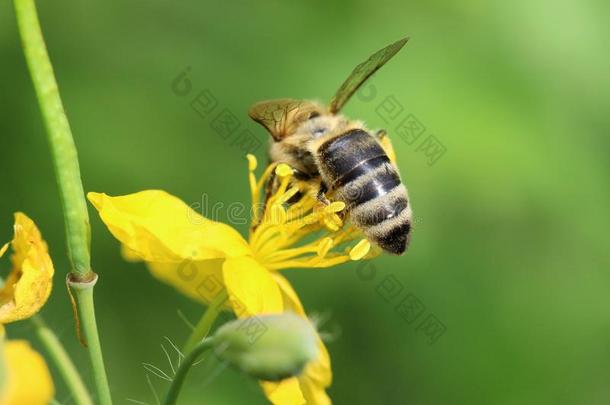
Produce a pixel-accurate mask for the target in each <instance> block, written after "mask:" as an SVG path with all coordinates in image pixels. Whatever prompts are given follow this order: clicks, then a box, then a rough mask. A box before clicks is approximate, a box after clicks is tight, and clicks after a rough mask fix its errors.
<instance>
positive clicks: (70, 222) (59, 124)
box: [14, 0, 93, 280]
mask: <svg viewBox="0 0 610 405" xmlns="http://www.w3.org/2000/svg"><path fill="white" fill-rule="evenodd" d="M14 5H15V13H16V15H17V25H18V26H19V33H20V35H21V42H22V46H23V52H24V54H25V60H26V62H27V65H28V68H29V70H30V75H31V76H32V81H33V83H34V90H35V91H36V97H37V98H38V104H39V105H40V109H41V111H42V116H43V118H44V123H45V126H46V129H47V137H48V140H49V144H50V146H51V151H52V153H53V164H54V166H55V174H56V176H57V184H58V186H59V191H60V195H61V201H62V206H63V211H64V220H65V225H66V231H67V232H66V237H67V245H68V256H69V259H70V263H71V265H72V272H73V273H74V277H75V278H76V279H78V280H90V279H91V278H92V276H93V275H92V271H91V263H90V257H89V242H90V228H89V215H88V213H87V204H86V201H85V193H84V192H83V185H82V182H81V178H80V169H79V166H78V157H77V153H76V146H75V145H74V140H73V138H72V132H71V130H70V124H69V123H68V118H67V117H66V113H65V111H64V107H63V104H62V102H61V98H60V96H59V89H58V87H57V82H56V81H55V75H54V74H53V66H52V65H51V61H50V60H49V55H48V53H47V48H46V46H45V43H44V39H43V36H42V31H41V29H40V23H39V21H38V15H37V13H36V5H35V3H34V0H14Z"/></svg>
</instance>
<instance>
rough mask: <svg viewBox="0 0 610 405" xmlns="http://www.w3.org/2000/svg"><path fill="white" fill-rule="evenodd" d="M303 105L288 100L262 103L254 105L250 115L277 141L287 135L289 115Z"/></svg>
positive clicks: (297, 101) (299, 102) (249, 112)
mask: <svg viewBox="0 0 610 405" xmlns="http://www.w3.org/2000/svg"><path fill="white" fill-rule="evenodd" d="M301 103H302V102H301V101H299V100H293V99H288V98H285V99H279V100H270V101H262V102H260V103H256V104H254V105H253V106H252V107H251V108H250V111H248V115H249V116H250V118H252V119H253V120H254V121H256V122H258V123H259V124H261V125H262V126H264V127H265V128H266V129H267V131H269V133H270V134H271V136H272V137H273V138H274V139H275V140H279V139H280V138H282V137H283V136H284V135H285V131H286V124H287V118H288V115H289V114H290V113H291V112H292V111H294V110H297V109H298V108H299V107H300V105H301Z"/></svg>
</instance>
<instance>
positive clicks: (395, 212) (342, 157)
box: [249, 38, 412, 254]
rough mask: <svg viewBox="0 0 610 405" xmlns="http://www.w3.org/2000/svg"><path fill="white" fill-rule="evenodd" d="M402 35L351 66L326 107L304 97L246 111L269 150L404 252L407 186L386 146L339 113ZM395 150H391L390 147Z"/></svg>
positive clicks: (391, 248)
mask: <svg viewBox="0 0 610 405" xmlns="http://www.w3.org/2000/svg"><path fill="white" fill-rule="evenodd" d="M407 40H408V38H403V39H401V40H399V41H397V42H395V43H393V44H390V45H389V46H387V47H385V48H383V49H381V50H379V51H378V52H376V53H375V54H373V55H372V56H371V57H369V58H368V59H367V60H366V61H364V62H363V63H361V64H359V65H358V66H356V68H355V69H354V70H353V72H352V73H351V74H350V76H349V77H348V78H347V80H345V82H344V83H343V84H342V85H341V87H340V88H339V90H338V91H337V93H336V94H335V97H334V98H333V99H332V100H331V103H330V105H329V106H328V108H326V107H322V106H321V105H319V104H317V103H315V102H311V101H303V100H293V99H278V100H270V101H264V102H260V103H257V104H256V105H254V106H253V107H252V108H251V109H250V111H249V115H250V117H251V118H252V119H253V120H255V121H256V122H258V123H260V124H261V125H263V126H264V127H265V128H266V129H267V131H269V133H270V134H271V136H272V142H271V147H270V149H269V156H270V158H271V160H272V161H273V162H277V163H286V164H288V165H290V166H291V167H292V168H293V169H295V170H296V171H297V173H296V174H295V177H296V178H298V179H299V180H304V181H308V182H311V184H312V186H313V187H320V196H321V197H322V198H321V199H322V200H324V199H325V196H328V197H329V198H330V199H332V200H335V201H343V202H344V203H345V204H346V212H347V213H348V215H349V219H350V220H351V222H352V224H354V225H355V226H356V227H357V228H359V229H361V230H362V231H363V233H364V234H365V235H366V236H367V238H368V239H369V240H370V241H371V242H373V243H375V244H377V245H378V246H379V247H381V248H382V249H384V250H385V251H387V252H389V253H393V254H402V253H404V252H405V250H406V249H407V246H408V244H409V241H410V239H411V216H412V213H411V207H410V204H409V199H408V196H407V189H406V188H405V186H404V185H403V183H402V181H401V179H400V175H399V174H398V169H397V167H396V165H395V164H394V162H393V161H391V159H390V157H389V156H388V151H386V149H384V146H383V145H382V143H381V142H380V138H379V137H378V136H377V135H373V134H372V133H371V132H370V131H369V130H367V129H366V128H365V126H364V125H363V124H362V123H361V122H359V121H351V120H348V119H346V118H345V117H344V116H343V115H341V114H338V113H339V111H340V110H341V108H342V107H343V106H344V105H345V103H347V101H348V100H349V99H350V97H351V96H352V95H353V94H354V92H355V91H356V90H357V89H358V88H359V87H360V86H361V85H362V83H364V82H365V81H366V80H367V79H368V78H369V77H370V76H371V75H372V74H373V73H374V72H375V71H377V69H379V68H380V67H381V66H383V65H384V64H385V63H386V62H387V61H388V60H390V58H392V57H393V56H394V55H395V54H396V53H397V52H398V51H399V50H400V49H401V48H402V47H403V46H404V45H405V43H406V42H407ZM390 154H391V155H393V153H390Z"/></svg>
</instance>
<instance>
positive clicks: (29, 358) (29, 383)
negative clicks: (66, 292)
mask: <svg viewBox="0 0 610 405" xmlns="http://www.w3.org/2000/svg"><path fill="white" fill-rule="evenodd" d="M9 245H10V246H11V247H12V248H13V254H12V255H11V264H12V269H11V272H10V274H9V275H8V277H7V278H6V279H5V280H4V282H3V284H2V286H1V287H0V345H1V346H2V347H0V369H1V370H2V372H1V375H2V377H3V378H1V380H2V381H1V384H2V385H1V386H0V404H2V405H22V404H32V405H38V404H40V405H42V404H48V403H49V402H50V401H51V399H52V398H53V393H54V387H53V381H52V379H51V373H50V372H49V369H48V368H47V365H46V363H45V361H44V359H43V358H42V356H41V355H40V354H38V353H37V352H36V351H34V350H33V349H32V348H31V347H30V345H29V343H28V342H26V341H24V340H9V341H6V342H5V341H4V326H3V324H6V323H9V322H14V321H18V320H21V319H26V318H29V317H31V316H32V315H34V314H35V313H36V312H38V311H39V310H40V308H41V307H42V306H43V305H44V304H45V302H46V301H47V299H48V298H49V294H50V293H51V288H52V279H53V273H54V269H53V263H52V262H51V258H50V257H49V252H48V249H47V244H46V243H45V242H44V240H42V237H41V235H40V231H39V230H38V228H37V227H36V225H35V224H34V222H33V221H32V220H31V219H30V218H28V217H27V216H26V215H25V214H23V213H20V212H18V213H16V214H15V225H14V237H13V240H12V241H11V242H9V243H6V244H4V245H3V246H2V247H0V257H2V256H3V255H4V254H5V253H6V251H7V250H8V248H9Z"/></svg>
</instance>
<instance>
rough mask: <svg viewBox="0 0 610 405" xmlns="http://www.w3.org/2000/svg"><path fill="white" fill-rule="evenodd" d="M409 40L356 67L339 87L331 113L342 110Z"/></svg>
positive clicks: (378, 52)
mask: <svg viewBox="0 0 610 405" xmlns="http://www.w3.org/2000/svg"><path fill="white" fill-rule="evenodd" d="M408 40H409V37H406V38H403V39H401V40H399V41H396V42H394V43H393V44H391V45H388V46H386V47H385V48H383V49H381V50H379V51H377V52H375V53H374V54H373V55H372V56H371V57H369V58H368V59H367V60H365V61H364V62H362V63H361V64H359V65H358V66H356V68H355V69H354V70H353V71H352V73H351V74H350V75H349V77H348V78H347V80H345V81H344V82H343V84H342V85H341V87H339V90H338V91H337V93H336V94H335V96H334V97H333V99H332V100H331V102H330V112H331V113H333V114H335V113H337V112H338V111H339V110H341V108H343V106H344V105H345V103H347V101H348V100H349V99H350V98H351V97H352V95H353V94H354V93H355V92H356V90H358V88H360V86H361V85H362V84H363V83H364V82H365V81H366V79H368V78H369V77H371V75H372V74H373V73H375V72H376V71H377V69H379V68H380V67H382V66H383V65H385V63H386V62H387V61H389V60H390V59H392V56H394V55H396V53H397V52H398V51H400V49H401V48H402V47H403V46H404V45H405V44H406V43H407V41H408Z"/></svg>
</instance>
